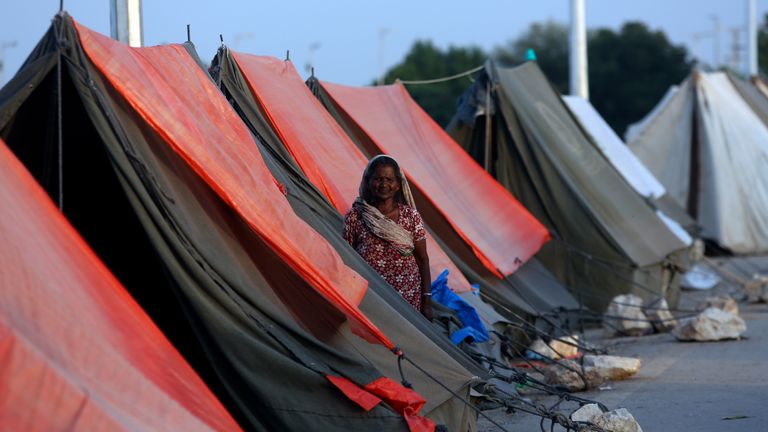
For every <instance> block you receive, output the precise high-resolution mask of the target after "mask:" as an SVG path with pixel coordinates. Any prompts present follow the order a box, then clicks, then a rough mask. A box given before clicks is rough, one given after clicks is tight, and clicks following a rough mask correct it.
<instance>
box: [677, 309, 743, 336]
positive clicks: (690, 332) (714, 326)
mask: <svg viewBox="0 0 768 432" xmlns="http://www.w3.org/2000/svg"><path fill="white" fill-rule="evenodd" d="M745 331H747V324H746V323H745V322H744V320H743V319H741V318H740V317H738V316H736V315H734V314H732V313H728V312H725V311H724V310H722V309H718V308H714V307H711V308H707V309H705V310H704V312H702V313H700V314H699V315H697V316H696V317H694V318H691V319H688V320H686V321H684V322H683V323H681V324H680V326H678V327H677V328H676V329H674V330H673V331H672V334H673V335H674V336H675V337H676V338H677V339H678V340H682V341H699V342H706V341H718V340H723V339H736V338H738V337H739V336H741V335H742V333H744V332H745Z"/></svg>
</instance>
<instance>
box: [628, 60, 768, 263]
mask: <svg viewBox="0 0 768 432" xmlns="http://www.w3.org/2000/svg"><path fill="white" fill-rule="evenodd" d="M738 87H744V86H739V85H738V84H737V85H734V81H733V79H732V78H730V77H729V76H728V75H727V74H726V73H723V72H713V73H704V72H694V74H693V75H692V76H691V77H690V78H688V79H687V80H686V81H685V82H683V84H681V85H680V89H679V90H678V91H677V92H676V94H675V95H674V96H673V97H672V98H671V100H670V101H669V102H668V103H666V104H665V105H664V106H663V107H661V108H660V109H658V110H656V111H657V114H656V115H655V116H654V117H653V118H652V119H651V120H650V121H646V122H645V124H646V126H645V127H644V128H642V129H638V128H636V129H635V131H636V133H635V137H634V138H633V139H632V140H631V141H630V142H629V146H630V149H631V150H632V151H633V152H634V153H635V154H636V155H637V156H638V158H639V159H640V160H641V161H643V163H644V164H645V165H646V166H647V167H648V168H649V169H650V170H651V171H652V172H653V173H654V174H655V175H656V176H657V178H658V179H659V180H660V181H661V182H662V183H663V184H664V186H665V187H666V188H667V190H668V191H669V192H670V195H671V196H672V197H673V198H674V199H675V200H676V201H677V203H678V204H679V205H682V206H684V207H685V208H686V209H687V211H688V213H689V214H691V215H693V216H695V218H696V220H697V221H698V223H699V224H700V225H701V228H702V232H701V235H702V237H704V238H707V239H710V240H713V241H714V242H716V243H717V244H718V245H720V246H721V247H723V248H726V249H728V250H730V251H732V252H735V253H745V254H746V253H760V252H765V251H768V220H766V218H765V215H766V214H767V212H768V177H766V176H765V175H764V171H765V166H766V162H768V127H766V124H765V123H764V122H763V121H762V120H761V118H760V116H759V115H758V114H756V112H755V111H754V110H753V108H752V107H751V106H750V103H749V102H748V101H745V99H744V98H743V97H742V94H740V93H739V90H738ZM743 90H745V89H744V88H742V91H743ZM756 96H758V95H756V94H752V95H751V97H752V98H753V100H752V103H753V104H754V103H755V102H756V101H758V100H759V99H756V98H755V97H756ZM753 106H754V105H753Z"/></svg>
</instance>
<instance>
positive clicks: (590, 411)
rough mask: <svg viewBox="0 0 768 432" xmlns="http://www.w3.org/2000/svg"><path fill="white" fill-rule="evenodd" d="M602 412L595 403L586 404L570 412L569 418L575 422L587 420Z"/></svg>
mask: <svg viewBox="0 0 768 432" xmlns="http://www.w3.org/2000/svg"><path fill="white" fill-rule="evenodd" d="M602 413H603V410H601V409H600V407H599V406H598V405H597V404H586V405H584V406H583V407H581V408H579V409H577V410H576V411H574V412H573V413H572V414H571V420H573V421H576V422H589V423H592V419H594V418H595V417H597V416H599V415H600V414H602Z"/></svg>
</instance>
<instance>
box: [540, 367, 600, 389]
mask: <svg viewBox="0 0 768 432" xmlns="http://www.w3.org/2000/svg"><path fill="white" fill-rule="evenodd" d="M577 371H579V372H581V373H579V372H577ZM543 372H544V381H545V382H546V383H547V384H550V385H558V386H563V387H565V388H566V389H568V391H572V392H575V391H582V390H588V389H592V388H596V387H597V386H599V385H600V384H602V383H603V379H602V377H600V376H599V375H598V374H597V372H596V370H595V369H594V368H589V369H582V367H581V365H579V364H578V363H576V362H574V361H572V360H561V361H559V362H558V364H556V365H550V366H547V367H546V368H544V370H543ZM585 379H586V382H585Z"/></svg>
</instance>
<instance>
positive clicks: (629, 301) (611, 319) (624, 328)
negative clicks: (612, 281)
mask: <svg viewBox="0 0 768 432" xmlns="http://www.w3.org/2000/svg"><path fill="white" fill-rule="evenodd" d="M605 315H606V316H605V317H604V318H603V319H604V322H603V326H604V327H605V328H606V330H608V332H609V333H611V334H613V333H617V334H620V335H629V336H638V335H643V334H646V333H649V332H650V331H651V324H650V322H648V317H647V316H645V314H644V313H643V299H641V298H640V297H638V296H636V295H633V294H626V295H620V296H616V297H615V298H614V299H613V300H611V303H610V304H609V305H608V309H607V310H606V311H605Z"/></svg>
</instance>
